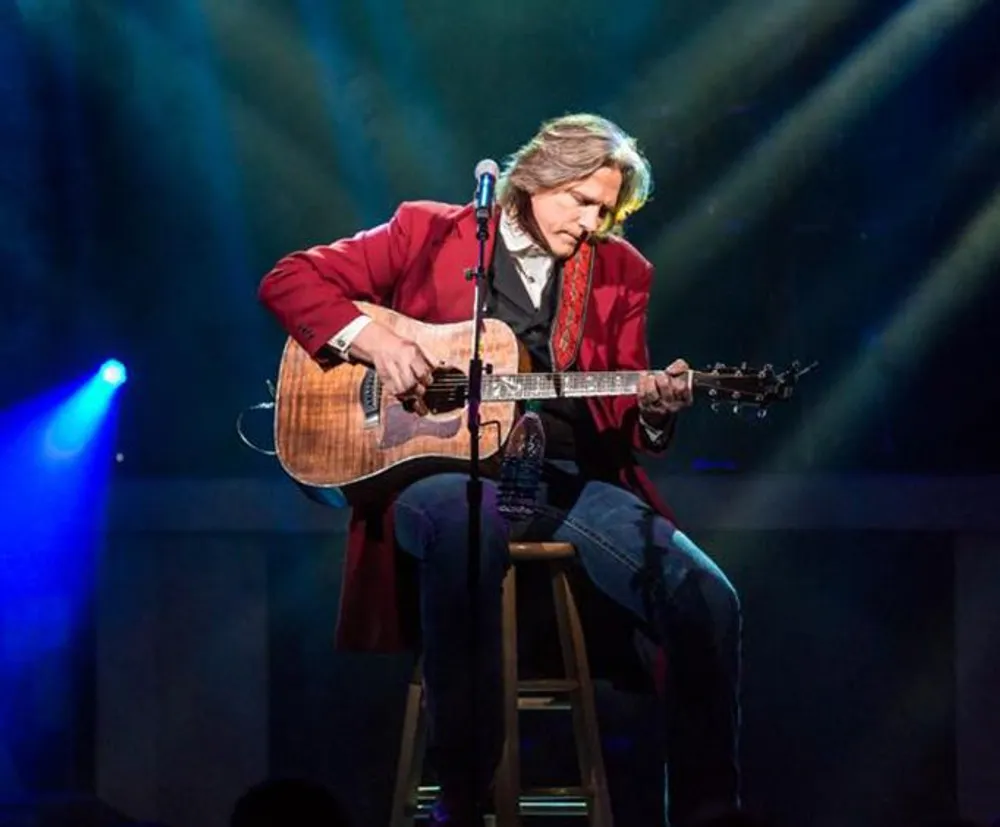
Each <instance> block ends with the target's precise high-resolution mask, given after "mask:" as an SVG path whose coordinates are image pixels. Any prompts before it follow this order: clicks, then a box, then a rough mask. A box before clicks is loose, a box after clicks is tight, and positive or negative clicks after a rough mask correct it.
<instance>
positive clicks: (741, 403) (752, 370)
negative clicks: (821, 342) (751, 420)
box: [692, 362, 819, 418]
mask: <svg viewBox="0 0 1000 827" xmlns="http://www.w3.org/2000/svg"><path fill="white" fill-rule="evenodd" d="M818 364H819V363H818V362H813V363H812V364H811V365H808V366H807V367H805V368H803V367H802V365H801V363H799V362H792V363H791V364H790V365H789V366H788V367H787V368H785V369H784V370H781V371H776V370H775V369H774V365H763V366H761V367H752V366H750V365H748V364H747V363H746V362H743V363H742V364H740V365H738V366H733V365H726V364H723V363H722V362H717V363H716V364H715V365H712V366H711V367H709V368H707V369H706V370H703V371H697V370H696V371H693V373H692V386H693V387H694V388H696V389H698V390H701V391H702V392H703V393H705V394H706V395H707V396H708V397H709V399H710V400H711V402H710V404H711V408H712V410H713V411H719V410H721V409H722V408H728V409H730V410H732V411H733V412H734V413H739V412H741V411H742V410H745V409H747V408H750V409H755V410H756V412H757V416H758V417H761V418H763V417H764V416H766V415H767V409H768V407H769V406H770V405H771V404H773V403H774V402H780V401H782V400H785V399H788V398H789V397H790V396H791V395H792V393H793V391H794V390H795V384H796V383H797V382H798V380H799V379H800V378H801V377H802V376H804V375H805V374H807V373H808V372H809V371H811V370H813V369H814V368H815V367H816V366H817V365H818Z"/></svg>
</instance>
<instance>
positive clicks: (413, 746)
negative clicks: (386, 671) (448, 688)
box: [389, 658, 427, 827]
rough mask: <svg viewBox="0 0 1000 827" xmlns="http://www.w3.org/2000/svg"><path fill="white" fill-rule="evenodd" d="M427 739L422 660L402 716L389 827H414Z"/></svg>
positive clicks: (421, 659)
mask: <svg viewBox="0 0 1000 827" xmlns="http://www.w3.org/2000/svg"><path fill="white" fill-rule="evenodd" d="M426 735H427V716H426V713H425V711H424V677H423V658H420V659H419V660H418V661H417V663H416V666H415V667H414V669H413V675H412V676H411V677H410V684H409V686H408V687H407V690H406V712H405V714H404V716H403V735H402V737H401V738H400V744H399V760H398V762H397V764H396V789H395V791H394V792H393V796H392V815H391V817H390V822H389V823H390V827H413V812H414V810H415V808H416V804H417V788H418V787H419V786H420V780H421V778H422V777H423V769H424V751H425V748H426Z"/></svg>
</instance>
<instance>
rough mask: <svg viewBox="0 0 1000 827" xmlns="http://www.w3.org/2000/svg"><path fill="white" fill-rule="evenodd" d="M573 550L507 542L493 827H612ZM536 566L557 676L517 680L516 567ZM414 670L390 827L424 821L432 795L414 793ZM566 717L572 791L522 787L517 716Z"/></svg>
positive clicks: (420, 716) (418, 740) (421, 740)
mask: <svg viewBox="0 0 1000 827" xmlns="http://www.w3.org/2000/svg"><path fill="white" fill-rule="evenodd" d="M575 554H576V550H575V549H574V548H573V546H572V545H571V544H569V543H511V545H510V556H511V562H512V565H511V567H510V569H509V570H508V571H507V575H506V577H505V578H504V583H503V610H502V611H503V617H502V635H503V640H502V658H503V698H504V709H503V715H504V747H503V752H502V755H501V758H500V763H499V766H498V767H497V771H496V775H495V784H494V786H495V790H494V799H495V809H496V815H495V822H494V823H495V827H519V825H520V824H521V817H522V816H535V815H539V816H540V815H546V816H556V815H560V816H561V815H577V816H585V817H586V818H587V824H588V825H589V827H613V824H612V817H611V800H610V797H609V795H608V784H607V778H606V776H605V772H604V758H603V756H602V754H601V739H600V732H599V729H598V725H597V711H596V707H595V703H594V687H593V683H592V682H591V676H590V665H589V662H588V660H587V652H586V646H585V641H584V637H583V628H582V626H581V623H580V615H579V612H578V611H577V606H576V601H575V599H574V597H573V593H572V590H571V588H570V584H569V579H568V577H567V574H566V571H567V566H568V564H569V563H570V562H571V561H572V559H573V557H574V556H575ZM527 562H542V563H546V564H547V565H548V567H549V575H550V579H551V585H552V598H553V601H554V605H555V615H556V624H557V628H558V633H559V647H560V650H561V652H562V660H563V670H562V674H560V675H556V676H552V677H546V678H544V679H536V680H519V679H518V652H517V580H516V575H517V565H518V564H519V563H527ZM423 700H424V688H423V674H422V670H421V663H420V662H419V661H418V663H417V665H416V668H415V669H414V672H413V676H412V677H411V679H410V684H409V689H408V691H407V700H406V713H405V716H404V720H403V733H402V738H401V743H400V751H399V761H398V763H397V769H396V789H395V794H394V796H393V805H392V820H391V827H412V825H413V820H414V817H416V816H425V815H426V814H427V813H428V811H429V810H430V807H431V806H432V804H433V801H434V798H435V796H436V794H437V789H436V788H435V787H431V786H422V785H421V780H422V776H423V759H424V749H425V746H426V720H425V715H424V704H423ZM561 710H565V711H570V712H571V713H572V716H573V734H574V738H575V741H576V754H577V764H578V766H579V772H580V783H579V785H578V786H568V787H553V788H524V787H522V784H521V755H520V725H519V723H520V722H519V717H520V713H521V712H523V711H540V712H551V711H561Z"/></svg>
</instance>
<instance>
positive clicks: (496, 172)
mask: <svg viewBox="0 0 1000 827" xmlns="http://www.w3.org/2000/svg"><path fill="white" fill-rule="evenodd" d="M484 175H492V176H493V177H494V178H499V177H500V167H498V166H497V162H496V161H494V160H493V159H492V158H483V160H482V161H480V162H479V163H478V164H476V180H477V181H478V180H479V179H480V178H482V177H483V176H484Z"/></svg>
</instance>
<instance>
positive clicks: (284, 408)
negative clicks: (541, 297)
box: [274, 302, 812, 505]
mask: <svg viewBox="0 0 1000 827" xmlns="http://www.w3.org/2000/svg"><path fill="white" fill-rule="evenodd" d="M356 304H357V307H358V309H359V310H360V311H361V312H362V313H364V314H366V315H368V316H370V317H372V318H373V319H374V320H375V321H377V322H379V323H380V324H383V325H385V326H386V327H389V328H390V329H392V330H393V331H394V332H395V333H396V334H398V335H399V336H402V337H404V338H407V339H410V340H412V341H415V342H417V343H418V344H419V345H420V347H421V348H422V349H423V351H424V353H426V354H427V356H428V357H429V358H430V359H431V361H432V362H433V363H440V364H441V365H442V367H440V368H438V369H436V370H435V371H434V378H433V381H432V383H431V385H430V386H429V387H428V388H427V389H426V393H425V395H424V398H423V401H424V404H425V405H426V406H427V408H428V412H427V413H425V414H422V415H421V414H418V413H415V412H414V411H413V406H412V404H411V402H412V400H405V399H400V398H397V397H396V396H394V395H392V394H390V393H389V392H387V391H386V390H385V389H384V388H383V386H382V383H381V382H380V380H379V378H378V376H377V375H376V373H375V371H374V370H373V369H372V368H370V367H368V366H366V365H363V364H357V363H351V362H338V363H337V364H336V365H334V366H332V367H330V366H323V365H321V364H319V363H318V362H316V361H315V360H313V359H312V358H310V356H309V355H308V354H307V353H306V351H305V350H303V349H302V347H301V346H300V345H299V344H298V343H296V342H295V341H294V340H292V339H289V340H288V341H287V343H286V345H285V349H284V352H283V353H282V357H281V364H280V367H279V371H278V380H277V384H276V387H275V397H274V407H275V419H274V422H275V425H274V427H275V450H276V452H277V456H278V459H279V461H280V463H281V465H282V467H283V468H284V470H285V471H286V473H288V475H289V476H291V477H292V479H294V480H295V481H297V482H299V483H301V484H302V485H304V486H307V487H309V488H312V489H313V490H314V491H316V490H318V491H320V492H322V497H321V498H322V499H323V500H324V501H326V502H329V503H332V504H338V505H343V504H352V505H354V504H358V503H360V502H363V501H365V500H366V499H368V498H369V497H372V496H375V495H377V494H378V493H379V492H382V491H385V490H393V489H395V488H398V487H401V486H402V485H405V484H406V483H407V482H408V481H410V480H412V479H416V478H418V477H420V476H423V475H426V474H427V473H429V472H433V471H444V470H461V469H462V468H463V467H467V464H468V461H469V454H470V451H469V446H470V434H469V429H468V423H467V419H466V417H467V406H466V402H467V398H466V397H467V391H468V377H467V376H466V373H465V372H464V371H463V370H462V369H460V368H459V367H456V366H458V365H464V366H468V364H469V360H470V355H471V351H472V346H473V345H472V333H473V329H472V328H473V324H472V322H471V321H469V322H457V323H453V324H427V323H424V322H419V321H416V320H414V319H411V318H409V317H407V316H404V315H402V314H400V313H397V312H395V311H393V310H390V309H388V308H385V307H381V306H378V305H372V304H368V303H365V302H357V303H356ZM481 353H482V361H483V366H484V367H483V370H484V375H483V382H482V404H481V407H480V422H481V427H480V457H481V458H482V459H483V460H484V461H490V460H491V459H492V460H494V461H495V460H496V459H497V458H498V457H499V455H500V450H501V448H502V447H503V445H504V442H505V441H506V439H507V436H508V435H509V434H510V431H511V429H512V428H513V426H514V424H515V422H516V421H517V417H518V413H519V411H518V403H519V402H523V401H526V400H544V399H553V398H556V397H594V396H618V395H623V394H635V393H636V391H637V387H638V382H639V377H640V375H641V374H640V372H638V371H601V372H576V371H571V372H566V373H532V372H529V370H528V368H529V367H530V360H529V359H528V358H527V354H526V352H525V350H524V348H523V346H522V345H521V344H520V343H519V342H518V340H517V338H516V337H515V335H514V331H513V330H511V328H510V327H509V326H507V325H506V324H505V323H503V322H501V321H499V320H497V319H486V320H485V322H484V327H483V329H482V333H481ZM810 367H812V366H810ZM806 370H809V368H806ZM803 373H805V370H799V367H798V364H797V363H793V365H792V367H791V368H790V369H788V370H786V371H783V372H780V373H777V372H775V371H774V369H773V368H772V367H770V366H764V367H762V368H760V369H759V370H758V369H751V368H748V367H747V366H746V365H745V364H744V365H740V366H739V367H729V366H726V365H722V364H717V365H715V366H714V367H712V368H711V369H709V370H705V371H691V372H690V376H689V382H690V384H691V387H692V388H693V389H694V390H695V391H698V392H702V393H705V394H706V395H707V396H708V397H709V398H710V400H711V402H712V405H713V407H720V406H727V407H730V408H732V409H733V410H737V411H738V410H742V409H745V408H754V409H756V411H757V412H758V415H763V414H764V413H765V412H766V410H767V407H768V406H769V405H770V404H771V403H772V402H775V401H778V400H783V399H787V398H788V397H789V396H791V394H792V390H793V387H794V385H795V382H796V380H797V379H798V377H799V376H801V375H802V374H803Z"/></svg>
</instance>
